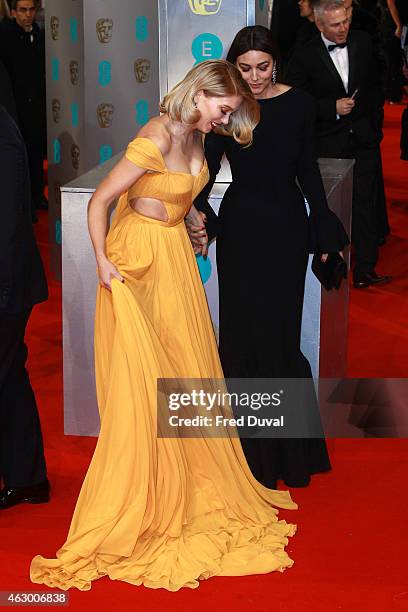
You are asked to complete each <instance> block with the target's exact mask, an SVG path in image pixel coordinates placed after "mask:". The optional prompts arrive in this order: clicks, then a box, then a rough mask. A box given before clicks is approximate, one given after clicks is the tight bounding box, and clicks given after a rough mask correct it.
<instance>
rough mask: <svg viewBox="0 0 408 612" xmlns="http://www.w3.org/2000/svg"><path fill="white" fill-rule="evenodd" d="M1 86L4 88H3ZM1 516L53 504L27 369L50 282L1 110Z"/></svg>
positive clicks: (18, 151)
mask: <svg viewBox="0 0 408 612" xmlns="http://www.w3.org/2000/svg"><path fill="white" fill-rule="evenodd" d="M1 85H2V86H3V85H4V83H1ZM0 185H1V198H0V219H1V223H0V244H1V249H0V479H1V480H2V481H3V485H4V486H3V489H2V490H1V491H0V510H1V509H4V508H9V507H10V506H14V505H15V504H17V503H21V502H30V503H41V502H46V501H48V499H49V482H48V480H47V473H46V467H45V459H44V451H43V442H42V435H41V427H40V421H39V417H38V411H37V405H36V402H35V397H34V393H33V390H32V388H31V384H30V379H29V377H28V374H27V371H26V369H25V362H26V359H27V347H26V345H25V344H24V335H25V328H26V325H27V322H28V319H29V316H30V313H31V310H32V307H33V306H34V304H37V303H39V302H42V301H44V300H46V299H47V297H48V291H47V282H46V278H45V274H44V269H43V265H42V262H41V258H40V254H39V251H38V247H37V244H36V242H35V237H34V233H33V227H32V223H31V195H30V181H29V173H28V162H27V153H26V148H25V145H24V141H23V139H22V136H21V133H20V131H19V129H18V127H17V125H16V123H15V122H14V120H13V119H12V117H11V116H10V115H9V113H8V112H7V111H6V109H5V108H4V107H3V106H0Z"/></svg>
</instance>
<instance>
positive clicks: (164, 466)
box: [31, 137, 296, 591]
mask: <svg viewBox="0 0 408 612" xmlns="http://www.w3.org/2000/svg"><path fill="white" fill-rule="evenodd" d="M126 157H127V159H129V160H130V161H132V162H134V163H135V164H136V165H138V166H140V167H142V168H146V169H147V170H148V172H146V173H145V174H144V175H143V176H142V177H141V178H140V179H139V180H138V181H137V183H136V184H135V185H134V186H133V187H132V188H131V189H130V190H129V192H128V193H126V194H123V195H122V196H121V198H120V200H119V204H118V208H117V211H116V213H115V218H114V221H113V223H112V226H111V228H110V231H109V234H108V237H107V255H108V257H109V259H110V260H111V261H112V262H113V263H114V264H115V265H116V266H117V268H118V269H119V271H120V273H121V274H122V276H123V277H124V279H125V282H124V283H120V282H119V281H116V280H114V281H113V283H112V293H109V292H108V291H107V290H105V289H101V288H100V289H99V291H98V297H97V307H96V321H95V354H96V358H95V359H96V382H97V396H98V404H99V410H100V417H101V430H100V435H99V440H98V443H97V446H96V450H95V453H94V456H93V458H92V461H91V464H90V466H89V469H88V473H87V475H86V478H85V480H84V483H83V486H82V489H81V492H80V495H79V498H78V501H77V505H76V508H75V512H74V516H73V518H72V523H71V527H70V530H69V534H68V539H67V541H66V542H65V544H64V545H63V546H62V548H61V549H60V550H59V551H58V552H57V559H45V558H43V557H41V556H36V557H35V558H34V559H33V561H32V564H31V580H32V581H33V582H36V583H44V584H46V585H48V586H50V587H58V588H60V589H64V590H65V589H69V588H71V587H77V588H78V589H81V590H88V589H90V588H91V582H92V580H95V579H97V578H100V577H101V576H105V575H108V576H109V577H110V578H111V579H113V580H124V581H126V582H130V583H132V584H135V585H140V584H144V585H145V586H147V587H151V588H160V587H162V588H165V589H168V590H170V591H177V590H178V589H180V588H181V587H190V588H195V587H197V586H198V585H199V582H198V580H199V579H206V578H209V577H211V576H217V575H218V576H240V575H246V574H257V573H259V574H262V573H267V572H272V571H274V570H279V571H283V570H284V569H285V568H287V567H290V566H291V565H292V563H293V562H292V560H291V559H290V558H289V557H288V555H287V553H286V552H285V550H284V549H285V545H286V544H287V536H290V535H293V533H294V531H295V527H294V525H291V524H287V523H286V522H285V521H281V520H278V519H277V514H278V511H277V510H276V508H275V506H277V507H280V508H290V509H293V508H296V504H294V503H293V502H292V500H291V498H290V495H289V493H288V492H286V491H272V490H269V489H266V488H265V487H263V486H262V485H260V484H259V483H258V482H257V481H256V480H255V479H254V478H253V476H252V474H251V472H250V470H249V468H248V465H247V463H246V460H245V457H244V454H243V452H242V449H241V444H240V442H239V439H237V438H228V437H227V438H199V439H193V438H188V439H179V438H171V439H168V438H167V439H166V438H162V439H160V438H158V437H157V435H156V424H157V423H156V421H157V417H156V394H157V393H156V381H157V378H160V377H167V378H190V377H199V378H222V370H221V365H220V361H219V357H218V352H217V346H216V342H215V338H214V332H213V328H212V323H211V319H210V315H209V312H208V307H207V302H206V297H205V293H204V289H203V286H202V283H201V279H200V275H199V272H198V268H197V263H196V260H195V256H194V253H193V250H192V247H191V244H190V240H189V237H188V234H187V232H186V228H185V225H184V217H185V215H186V214H187V212H188V210H189V208H190V206H191V202H192V200H193V199H194V197H195V196H196V195H197V194H198V193H199V192H200V191H201V189H202V188H203V187H204V185H205V183H206V181H207V180H208V170H207V166H206V163H204V166H203V168H202V170H201V172H200V173H199V174H198V176H192V175H191V174H187V173H184V172H173V171H169V170H168V169H167V168H166V165H165V162H164V159H163V157H162V155H161V153H160V150H159V149H158V148H157V146H156V145H155V144H154V142H153V141H151V140H150V139H148V138H140V137H139V138H136V139H135V140H133V141H132V142H131V143H130V145H129V147H128V149H127V152H126ZM141 196H145V197H152V198H156V199H160V200H162V201H163V203H164V205H165V208H166V210H167V214H168V221H166V222H162V221H158V220H155V219H152V218H149V217H145V216H143V215H141V214H139V213H136V212H135V211H134V210H133V209H132V208H131V207H130V206H129V200H130V199H131V198H135V197H141Z"/></svg>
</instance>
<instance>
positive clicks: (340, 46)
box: [327, 42, 347, 53]
mask: <svg viewBox="0 0 408 612" xmlns="http://www.w3.org/2000/svg"><path fill="white" fill-rule="evenodd" d="M336 47H338V48H339V49H344V47H347V43H346V42H345V43H341V44H339V45H328V47H327V49H328V50H329V53H331V51H334V49H336Z"/></svg>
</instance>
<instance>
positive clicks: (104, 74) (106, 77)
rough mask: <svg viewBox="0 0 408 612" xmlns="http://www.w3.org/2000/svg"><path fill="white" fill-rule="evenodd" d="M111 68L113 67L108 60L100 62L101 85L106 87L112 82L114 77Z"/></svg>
mask: <svg viewBox="0 0 408 612" xmlns="http://www.w3.org/2000/svg"><path fill="white" fill-rule="evenodd" d="M111 69H112V66H111V63H110V62H108V61H106V60H104V61H103V62H101V63H100V64H99V85H100V86H101V87H106V86H107V85H109V83H110V82H111V79H112V73H111Z"/></svg>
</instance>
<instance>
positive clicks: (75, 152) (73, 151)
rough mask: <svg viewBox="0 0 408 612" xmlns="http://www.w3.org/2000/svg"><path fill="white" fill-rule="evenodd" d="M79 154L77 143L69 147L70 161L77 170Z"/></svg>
mask: <svg viewBox="0 0 408 612" xmlns="http://www.w3.org/2000/svg"><path fill="white" fill-rule="evenodd" d="M80 155H81V149H80V148H79V147H78V145H76V144H74V145H72V147H71V162H72V167H73V168H74V169H75V170H78V168H79V158H80Z"/></svg>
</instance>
